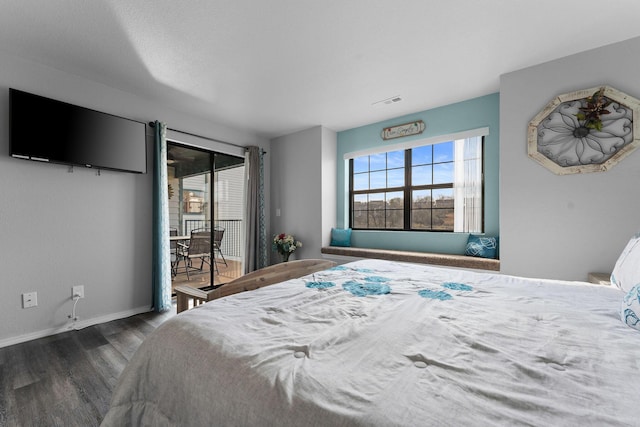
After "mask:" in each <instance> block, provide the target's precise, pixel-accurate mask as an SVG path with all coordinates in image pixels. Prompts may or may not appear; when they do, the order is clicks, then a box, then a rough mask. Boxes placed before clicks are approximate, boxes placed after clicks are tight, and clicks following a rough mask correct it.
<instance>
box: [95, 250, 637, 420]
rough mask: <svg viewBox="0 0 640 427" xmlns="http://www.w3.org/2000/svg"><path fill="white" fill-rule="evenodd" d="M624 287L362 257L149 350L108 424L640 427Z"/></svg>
mask: <svg viewBox="0 0 640 427" xmlns="http://www.w3.org/2000/svg"><path fill="white" fill-rule="evenodd" d="M624 295H625V293H624V292H623V291H622V290H621V289H618V288H617V287H614V286H602V285H595V284H589V283H585V282H566V281H553V280H534V279H526V278H520V277H513V276H506V275H500V274H493V273H479V272H473V271H465V270H457V269H447V268H438V267H431V266H427V265H419V264H409V263H400V262H390V261H380V260H363V261H357V262H353V263H348V264H344V265H341V266H336V267H334V268H331V269H328V270H323V271H320V272H317V273H314V274H310V275H307V276H304V277H301V278H297V279H292V280H287V281H285V282H282V283H278V284H274V285H271V286H268V287H263V288H260V289H257V290H254V291H251V292H244V293H240V294H236V295H231V296H228V297H225V298H221V299H217V300H214V301H211V302H208V303H206V304H203V305H201V306H199V307H197V308H194V309H191V310H188V311H186V312H184V313H181V314H180V315H178V316H176V317H174V318H173V319H171V320H169V321H167V322H165V323H164V324H163V325H161V326H160V327H159V328H158V329H157V330H156V331H155V332H154V333H152V334H151V335H150V336H149V337H148V338H147V339H146V340H145V342H144V343H143V344H142V345H141V347H140V348H139V350H138V351H137V353H136V354H135V355H134V357H133V358H132V360H131V361H130V363H129V364H128V366H127V367H126V369H125V371H124V372H123V373H122V375H121V377H120V379H119V383H118V386H117V388H116V390H115V392H114V395H113V398H112V402H111V407H110V409H109V411H108V413H107V414H106V416H105V418H104V421H103V426H124V425H136V426H137V425H152V426H174V425H175V426H177V425H181V426H186V425H189V426H205V425H224V426H417V425H421V426H471V425H473V426H475V425H477V426H489V425H505V426H576V425H580V426H631V425H640V403H639V402H638V396H640V331H638V330H635V329H633V328H630V327H629V326H628V325H626V324H624V323H623V322H622V321H621V319H620V314H619V312H620V304H621V301H622V300H623V297H624Z"/></svg>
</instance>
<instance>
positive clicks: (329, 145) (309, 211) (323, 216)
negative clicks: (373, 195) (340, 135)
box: [268, 126, 336, 263]
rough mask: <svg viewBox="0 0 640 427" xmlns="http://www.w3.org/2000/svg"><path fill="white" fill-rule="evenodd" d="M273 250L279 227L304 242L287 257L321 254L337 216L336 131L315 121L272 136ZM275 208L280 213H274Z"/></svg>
mask: <svg viewBox="0 0 640 427" xmlns="http://www.w3.org/2000/svg"><path fill="white" fill-rule="evenodd" d="M271 151H272V153H271V171H272V172H271V211H270V214H271V227H270V230H269V232H268V237H269V250H270V254H271V260H272V263H276V262H279V257H278V255H277V253H275V252H273V251H271V241H272V239H273V236H274V235H275V234H278V233H287V234H293V235H294V236H295V238H296V239H298V240H300V241H301V242H302V245H303V246H302V248H300V249H298V250H296V252H295V254H294V256H292V257H291V259H302V258H322V254H321V252H320V249H321V247H322V245H323V244H324V245H327V244H328V242H329V237H330V232H331V227H335V219H336V167H335V165H336V159H335V158H336V133H335V132H333V131H331V130H329V129H326V128H323V127H321V126H317V127H314V128H311V129H307V130H304V131H301V132H297V133H294V134H291V135H287V136H283V137H280V138H276V139H273V140H272V141H271ZM278 210H279V213H280V215H279V216H278V215H277V213H278V212H277V211H278Z"/></svg>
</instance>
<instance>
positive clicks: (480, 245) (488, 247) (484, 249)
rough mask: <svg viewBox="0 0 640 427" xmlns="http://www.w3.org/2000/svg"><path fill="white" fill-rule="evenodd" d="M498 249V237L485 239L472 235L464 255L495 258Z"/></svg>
mask: <svg viewBox="0 0 640 427" xmlns="http://www.w3.org/2000/svg"><path fill="white" fill-rule="evenodd" d="M497 249H498V238H497V237H484V236H476V235H475V234H470V235H469V239H468V240H467V247H466V249H465V250H464V254H465V255H470V256H476V257H481V258H495V257H496V254H497Z"/></svg>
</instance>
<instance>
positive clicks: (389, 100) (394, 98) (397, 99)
mask: <svg viewBox="0 0 640 427" xmlns="http://www.w3.org/2000/svg"><path fill="white" fill-rule="evenodd" d="M400 101H402V98H401V97H400V95H396V96H392V97H391V98H387V99H383V100H381V101H376V102H374V103H373V104H371V105H379V104H385V105H389V104H395V103H396V102H400Z"/></svg>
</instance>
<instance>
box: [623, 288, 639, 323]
mask: <svg viewBox="0 0 640 427" xmlns="http://www.w3.org/2000/svg"><path fill="white" fill-rule="evenodd" d="M620 318H621V319H622V323H624V324H626V325H629V326H631V327H632V328H634V329H637V330H639V331H640V284H637V285H635V286H634V287H633V288H631V290H630V291H629V292H627V295H625V297H624V298H623V299H622V304H621V306H620Z"/></svg>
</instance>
